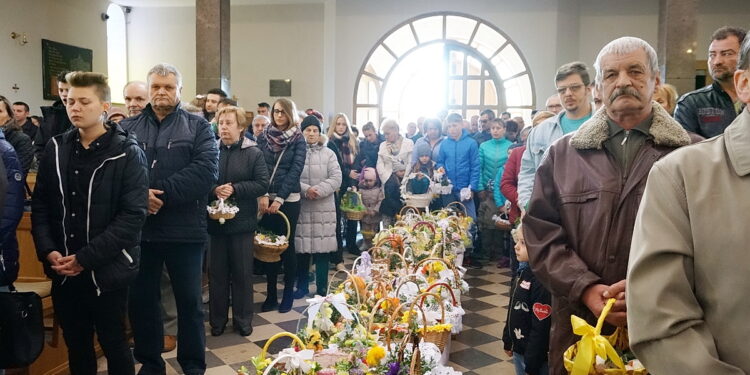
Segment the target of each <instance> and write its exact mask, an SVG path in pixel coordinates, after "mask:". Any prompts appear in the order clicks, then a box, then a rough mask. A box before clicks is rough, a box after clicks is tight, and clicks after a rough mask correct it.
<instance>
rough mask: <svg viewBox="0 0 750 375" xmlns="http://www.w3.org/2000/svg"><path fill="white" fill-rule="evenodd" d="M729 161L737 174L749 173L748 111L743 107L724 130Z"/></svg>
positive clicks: (749, 139) (749, 123) (749, 128)
mask: <svg viewBox="0 0 750 375" xmlns="http://www.w3.org/2000/svg"><path fill="white" fill-rule="evenodd" d="M724 144H725V145H726V147H727V154H728V155H729V161H730V162H731V163H732V167H733V168H734V171H735V172H736V173H737V174H738V175H739V176H746V175H748V174H750V113H748V110H747V109H745V110H743V111H742V113H741V114H740V115H739V116H737V119H735V120H734V122H733V123H732V124H731V125H730V126H729V127H728V128H727V129H726V130H725V131H724Z"/></svg>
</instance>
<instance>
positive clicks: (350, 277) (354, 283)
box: [328, 270, 362, 307]
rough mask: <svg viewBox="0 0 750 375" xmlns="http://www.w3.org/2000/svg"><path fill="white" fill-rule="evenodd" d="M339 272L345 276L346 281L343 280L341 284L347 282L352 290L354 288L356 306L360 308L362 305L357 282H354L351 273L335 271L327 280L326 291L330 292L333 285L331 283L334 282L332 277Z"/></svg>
mask: <svg viewBox="0 0 750 375" xmlns="http://www.w3.org/2000/svg"><path fill="white" fill-rule="evenodd" d="M339 272H344V273H345V274H346V275H347V277H346V280H344V281H343V282H342V284H346V283H347V282H349V283H350V284H352V288H354V293H355V294H356V296H357V306H358V307H359V306H361V305H362V298H361V297H360V295H359V288H357V282H356V281H355V280H354V275H352V273H351V272H349V271H347V270H336V272H334V273H333V274H332V275H331V277H330V278H329V280H328V290H329V291H331V290H332V289H331V286H332V285H333V281H334V280H335V277H334V276H336V275H337V274H338V273H339Z"/></svg>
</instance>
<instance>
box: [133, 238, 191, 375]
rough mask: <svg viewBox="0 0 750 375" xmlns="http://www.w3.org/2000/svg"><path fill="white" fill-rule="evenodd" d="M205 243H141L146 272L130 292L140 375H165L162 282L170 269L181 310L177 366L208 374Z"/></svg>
mask: <svg viewBox="0 0 750 375" xmlns="http://www.w3.org/2000/svg"><path fill="white" fill-rule="evenodd" d="M204 246H205V243H153V242H148V243H147V242H143V243H141V267H140V272H139V273H138V277H137V278H136V280H135V282H134V283H133V286H132V287H131V288H130V324H131V325H132V327H133V338H134V339H135V348H134V349H133V355H134V356H135V359H137V360H138V361H139V362H140V363H142V364H143V367H142V368H141V370H140V371H139V374H142V375H150V374H165V371H166V370H165V365H164V360H163V359H162V358H161V351H162V349H163V346H164V325H163V324H162V316H161V302H160V299H161V293H160V280H161V273H162V269H163V268H164V266H165V265H166V267H167V272H169V278H170V279H171V280H172V281H173V282H172V290H173V292H174V297H175V302H176V304H177V362H178V363H179V364H180V367H182V371H183V372H184V373H185V374H203V373H204V372H205V371H206V353H205V350H206V333H205V328H204V326H203V302H202V300H201V280H202V264H203V248H204Z"/></svg>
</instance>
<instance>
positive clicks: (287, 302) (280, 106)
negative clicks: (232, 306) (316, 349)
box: [256, 98, 307, 313]
mask: <svg viewBox="0 0 750 375" xmlns="http://www.w3.org/2000/svg"><path fill="white" fill-rule="evenodd" d="M258 146H259V147H260V149H261V150H262V151H263V155H264V156H265V160H266V167H268V170H269V171H270V172H271V178H270V184H269V187H268V193H267V194H266V195H264V196H262V197H261V198H260V199H259V201H258V202H259V207H258V210H259V212H260V213H261V214H269V215H266V216H265V217H263V219H262V220H261V222H260V227H262V228H265V229H267V230H269V231H271V232H274V233H277V234H279V233H284V232H285V231H287V229H288V232H289V236H288V237H287V240H288V241H289V246H288V247H287V248H286V249H285V250H284V251H283V252H282V253H281V262H283V263H284V293H283V296H282V299H281V304H279V302H278V295H277V291H276V279H277V276H278V274H279V266H280V264H281V262H273V263H266V262H263V261H261V262H260V263H261V264H262V266H263V268H264V270H265V273H266V292H267V295H266V301H265V302H263V305H262V306H261V311H271V310H273V309H275V308H277V307H278V309H279V312H282V313H285V312H288V311H289V310H291V309H292V303H293V302H294V299H293V293H294V280H295V276H296V275H297V261H296V254H295V251H294V240H293V239H294V235H295V231H296V228H297V220H298V219H299V211H300V175H301V174H302V169H303V168H304V167H305V155H306V153H307V145H306V144H305V140H304V138H303V137H302V132H301V131H300V129H299V126H298V124H297V106H296V105H295V104H294V102H293V101H291V100H289V99H286V98H281V99H277V100H276V101H275V102H274V103H273V106H272V107H271V124H270V125H268V127H266V129H265V130H263V133H262V134H260V136H258ZM279 212H281V213H283V214H284V215H285V216H286V218H287V220H288V222H285V220H284V218H283V217H281V216H280V215H276V214H277V213H279ZM256 251H257V249H256ZM256 258H257V256H256Z"/></svg>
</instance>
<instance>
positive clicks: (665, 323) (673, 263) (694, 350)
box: [627, 110, 750, 375]
mask: <svg viewBox="0 0 750 375" xmlns="http://www.w3.org/2000/svg"><path fill="white" fill-rule="evenodd" d="M749 249H750V113H749V112H748V110H745V111H743V113H742V114H741V115H740V116H739V117H737V119H735V121H734V122H733V123H732V125H731V126H729V127H728V128H727V129H726V131H725V133H724V135H721V136H718V137H715V138H712V139H709V140H707V141H704V142H702V143H699V144H696V145H693V146H689V147H685V148H682V149H679V150H677V151H675V152H673V153H672V154H670V155H669V156H667V157H666V158H664V159H663V160H662V161H659V162H657V163H656V164H655V165H654V168H653V169H652V170H651V173H650V175H649V178H648V183H647V185H646V189H645V193H644V195H643V200H642V202H641V206H640V211H639V213H638V217H637V220H636V223H635V232H634V234H633V241H632V247H631V250H630V262H629V268H628V283H627V294H628V295H627V305H628V306H627V307H628V325H629V328H630V344H631V347H632V349H633V351H634V352H635V354H636V356H637V357H638V358H639V359H640V360H641V361H642V362H643V364H644V365H645V366H646V368H648V369H649V370H650V372H651V373H653V374H722V375H730V374H750V349H748V346H747V342H748V340H750V322H749V321H748V319H750V298H748V293H747V290H748V288H749V287H750V250H749Z"/></svg>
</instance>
